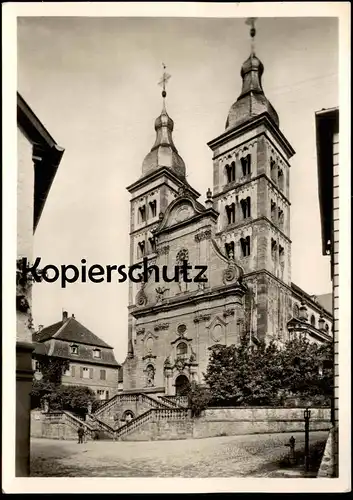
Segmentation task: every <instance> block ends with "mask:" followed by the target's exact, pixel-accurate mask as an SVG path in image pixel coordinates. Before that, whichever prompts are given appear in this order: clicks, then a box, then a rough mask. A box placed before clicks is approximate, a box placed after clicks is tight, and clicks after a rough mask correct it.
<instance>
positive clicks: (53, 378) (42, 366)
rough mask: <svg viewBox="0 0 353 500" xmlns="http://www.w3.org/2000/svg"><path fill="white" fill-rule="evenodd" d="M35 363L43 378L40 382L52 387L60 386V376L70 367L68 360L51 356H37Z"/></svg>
mask: <svg viewBox="0 0 353 500" xmlns="http://www.w3.org/2000/svg"><path fill="white" fill-rule="evenodd" d="M37 362H38V363H39V370H40V372H41V374H42V376H43V378H42V380H43V381H44V382H49V383H51V384H54V385H60V384H61V379H62V376H63V374H64V372H65V371H66V370H68V369H69V366H70V363H69V361H68V360H66V359H62V358H55V357H52V356H38V358H37Z"/></svg>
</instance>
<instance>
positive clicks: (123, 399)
mask: <svg viewBox="0 0 353 500" xmlns="http://www.w3.org/2000/svg"><path fill="white" fill-rule="evenodd" d="M117 401H119V402H120V403H136V402H137V401H139V402H141V403H147V404H148V405H149V406H150V407H151V408H161V407H163V408H169V407H170V406H167V403H166V402H163V401H157V400H156V399H154V398H152V397H151V396H148V395H147V394H144V393H137V394H116V395H115V396H113V397H112V398H111V399H110V400H109V401H107V402H106V403H104V404H103V405H102V406H100V407H99V408H98V409H97V410H96V411H95V412H94V413H93V414H92V416H98V415H100V414H102V413H103V412H105V411H107V410H109V408H111V407H112V406H114V405H115V404H116V402H117Z"/></svg>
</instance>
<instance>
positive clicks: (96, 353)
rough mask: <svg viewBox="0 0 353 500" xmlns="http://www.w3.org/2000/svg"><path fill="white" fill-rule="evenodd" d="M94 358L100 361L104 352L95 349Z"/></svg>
mask: <svg viewBox="0 0 353 500" xmlns="http://www.w3.org/2000/svg"><path fill="white" fill-rule="evenodd" d="M93 357H94V358H96V359H99V358H101V357H102V352H101V350H100V349H93Z"/></svg>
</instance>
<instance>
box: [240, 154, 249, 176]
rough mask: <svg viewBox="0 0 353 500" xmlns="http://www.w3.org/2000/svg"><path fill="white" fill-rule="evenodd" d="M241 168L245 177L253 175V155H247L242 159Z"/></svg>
mask: <svg viewBox="0 0 353 500" xmlns="http://www.w3.org/2000/svg"><path fill="white" fill-rule="evenodd" d="M241 168H242V171H243V175H249V174H250V173H251V155H246V156H245V157H244V158H242V159H241Z"/></svg>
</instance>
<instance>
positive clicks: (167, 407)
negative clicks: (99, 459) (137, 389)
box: [86, 393, 188, 441]
mask: <svg viewBox="0 0 353 500" xmlns="http://www.w3.org/2000/svg"><path fill="white" fill-rule="evenodd" d="M124 403H125V404H128V403H130V404H132V403H133V404H135V405H138V404H143V405H144V407H147V408H148V409H147V410H146V411H144V412H143V413H141V414H140V415H138V416H136V417H135V418H133V419H132V420H130V421H129V422H125V423H124V424H123V425H117V426H113V425H111V424H108V423H107V422H105V421H104V420H102V416H103V414H104V413H106V412H107V411H109V410H111V409H112V408H113V407H114V406H116V405H118V404H124ZM187 418H188V408H187V398H184V399H183V398H180V397H178V396H154V395H150V394H144V393H132V394H129V393H127V394H116V395H115V396H113V397H112V398H111V399H110V400H109V401H107V402H106V403H104V404H102V405H101V406H100V407H99V408H98V409H97V410H96V411H95V412H94V413H92V414H91V415H88V416H87V420H86V424H88V425H89V426H90V428H91V429H95V430H96V432H97V431H99V433H100V434H102V435H103V436H104V437H103V439H104V438H105V439H112V440H114V441H118V440H126V439H128V436H129V434H131V433H133V432H135V431H136V430H138V429H140V428H142V427H143V426H145V425H146V424H147V423H148V422H158V421H168V420H173V421H175V420H178V421H180V420H186V419H187Z"/></svg>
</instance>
